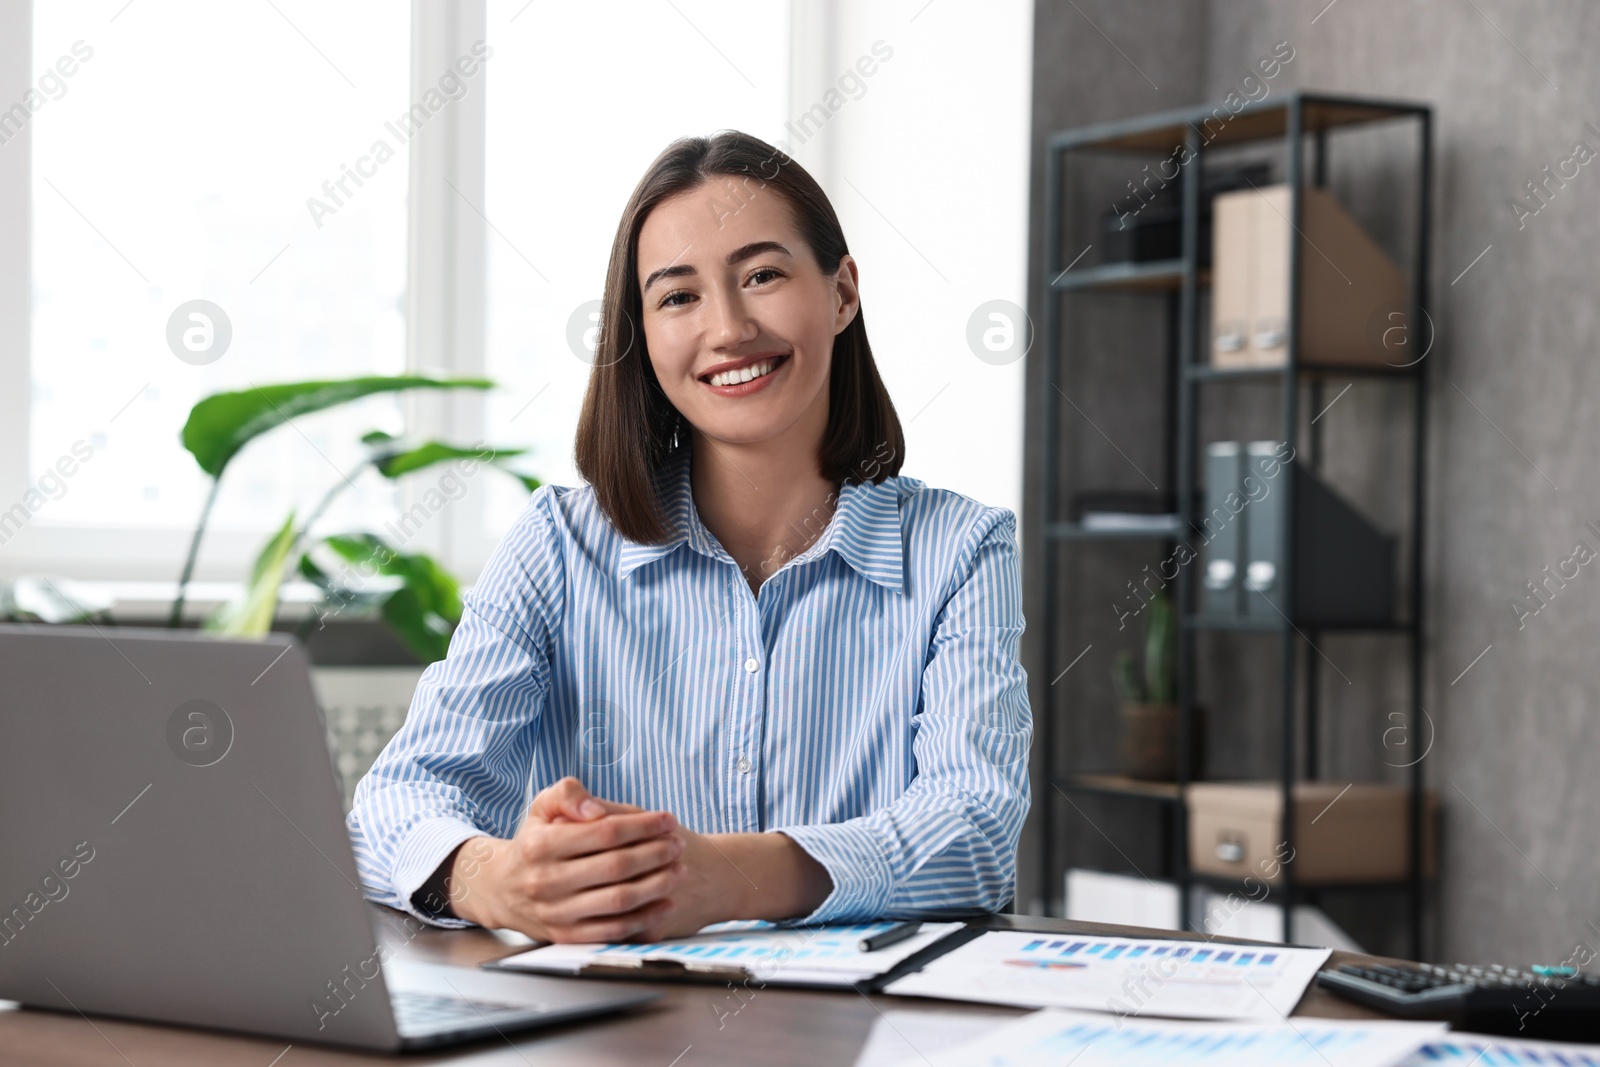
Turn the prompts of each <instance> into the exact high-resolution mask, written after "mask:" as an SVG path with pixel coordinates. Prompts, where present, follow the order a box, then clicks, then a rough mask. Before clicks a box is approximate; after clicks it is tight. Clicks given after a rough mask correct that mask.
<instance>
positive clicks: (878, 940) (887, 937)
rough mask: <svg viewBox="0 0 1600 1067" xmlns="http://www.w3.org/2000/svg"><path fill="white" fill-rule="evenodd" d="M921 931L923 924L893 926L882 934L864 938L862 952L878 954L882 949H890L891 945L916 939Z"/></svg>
mask: <svg viewBox="0 0 1600 1067" xmlns="http://www.w3.org/2000/svg"><path fill="white" fill-rule="evenodd" d="M921 929H922V924H921V923H901V924H900V925H899V926H891V927H889V929H887V930H885V931H884V932H883V933H881V934H873V935H872V936H871V937H864V938H862V939H861V951H862V952H876V951H878V950H879V949H880V948H888V947H889V946H890V945H895V944H899V943H900V942H901V941H904V940H905V939H906V938H908V937H916V936H917V932H918V931H920V930H921Z"/></svg>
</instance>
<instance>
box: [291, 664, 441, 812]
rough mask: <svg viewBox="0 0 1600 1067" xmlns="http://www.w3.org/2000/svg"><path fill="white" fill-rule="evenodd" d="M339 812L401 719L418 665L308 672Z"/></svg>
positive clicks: (419, 674) (414, 684) (347, 807)
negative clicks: (336, 782)
mask: <svg viewBox="0 0 1600 1067" xmlns="http://www.w3.org/2000/svg"><path fill="white" fill-rule="evenodd" d="M311 673H312V680H313V683H314V684H315V686H316V690H317V703H318V704H319V705H321V707H322V723H323V726H324V728H325V729H326V730H327V734H328V753H329V755H330V756H331V757H332V759H333V770H334V774H335V776H336V777H337V778H338V780H339V792H340V795H341V796H342V797H343V798H344V810H345V811H346V812H348V811H349V810H350V802H351V800H352V798H354V796H355V791H356V783H357V782H359V781H361V776H362V775H364V774H366V773H367V771H368V770H369V769H370V768H371V767H372V764H373V761H375V760H376V759H377V758H378V753H380V752H382V751H383V746H384V745H386V744H388V743H389V739H390V738H391V737H393V736H394V735H395V733H396V731H398V730H399V729H400V725H401V723H403V722H405V721H406V711H407V709H408V708H410V707H411V694H412V693H413V692H414V691H415V690H416V688H417V680H418V679H420V678H421V677H422V668H421V667H318V668H315V669H314V670H313V671H312V672H311Z"/></svg>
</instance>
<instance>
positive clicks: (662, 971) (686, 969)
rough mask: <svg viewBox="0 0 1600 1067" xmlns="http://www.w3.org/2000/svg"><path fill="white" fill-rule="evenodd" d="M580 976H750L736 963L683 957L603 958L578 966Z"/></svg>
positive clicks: (742, 977) (745, 977) (742, 979)
mask: <svg viewBox="0 0 1600 1067" xmlns="http://www.w3.org/2000/svg"><path fill="white" fill-rule="evenodd" d="M578 973H579V974H580V975H587V974H599V975H619V974H620V975H629V974H637V975H639V976H640V977H650V978H674V977H681V976H685V975H695V976H700V975H704V976H705V977H708V978H727V979H730V980H732V981H740V982H742V981H744V980H746V979H748V978H750V977H752V976H751V974H750V972H749V971H748V970H746V969H745V968H743V967H740V966H738V965H736V964H726V963H723V964H716V963H700V962H696V961H685V960H651V959H631V960H606V961H605V962H603V963H600V962H596V963H590V964H587V965H586V966H584V967H583V968H581V969H580V970H579V971H578Z"/></svg>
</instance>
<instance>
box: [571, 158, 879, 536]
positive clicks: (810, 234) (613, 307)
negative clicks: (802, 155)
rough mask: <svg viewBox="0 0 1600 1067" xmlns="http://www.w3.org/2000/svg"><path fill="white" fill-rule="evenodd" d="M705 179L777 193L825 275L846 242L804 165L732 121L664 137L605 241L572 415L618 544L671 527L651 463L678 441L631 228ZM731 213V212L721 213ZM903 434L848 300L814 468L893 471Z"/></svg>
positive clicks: (585, 465)
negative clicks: (596, 307)
mask: <svg viewBox="0 0 1600 1067" xmlns="http://www.w3.org/2000/svg"><path fill="white" fill-rule="evenodd" d="M714 178H731V179H734V181H735V182H737V183H738V185H737V187H736V189H735V192H734V197H735V199H732V200H730V202H732V203H738V202H739V200H738V199H737V197H738V196H739V195H740V193H739V189H742V190H743V195H744V196H746V197H748V196H750V195H759V194H760V193H762V192H766V191H769V190H770V191H773V192H776V193H778V194H779V195H780V196H781V197H782V198H783V200H784V202H785V203H786V204H787V205H788V207H789V210H790V212H791V214H792V216H793V219H794V224H795V228H796V229H797V230H799V231H800V235H801V237H803V238H804V239H805V242H806V244H807V245H809V246H810V248H811V254H812V257H813V258H814V259H815V260H816V262H817V266H818V267H820V268H821V269H822V272H823V273H824V274H827V275H833V274H835V273H837V271H838V270H839V262H840V259H841V258H842V257H843V256H844V255H845V254H846V253H847V252H848V251H849V249H848V248H847V247H846V246H845V240H844V230H843V228H841V227H840V225H839V217H838V216H837V215H835V214H834V212H833V205H832V204H830V203H829V202H828V197H827V194H826V193H824V192H823V191H822V187H821V186H819V185H818V184H817V183H816V180H815V179H814V178H812V177H811V175H809V174H807V173H806V171H805V169H804V168H802V167H801V166H800V164H798V163H796V162H795V161H794V160H792V159H790V158H789V156H788V155H787V154H785V153H784V152H782V151H780V150H778V149H776V148H774V147H772V146H771V145H769V144H767V143H766V142H765V141H762V140H760V139H759V138H756V137H751V136H750V135H749V134H745V133H739V132H738V131H735V130H724V131H723V132H721V133H718V134H715V135H714V136H711V137H685V138H682V139H681V140H677V141H674V142H672V144H670V145H668V146H667V149H666V151H664V152H662V153H661V155H659V156H657V157H656V160H655V162H654V163H652V164H650V169H649V170H647V171H645V175H644V177H643V178H641V179H640V180H639V184H638V186H636V187H635V188H634V190H633V195H632V196H631V197H629V198H628V205H627V207H625V208H624V209H623V212H622V221H621V223H619V224H618V226H617V236H616V239H615V240H614V241H613V242H612V244H611V262H610V264H609V266H608V267H607V268H606V290H605V296H604V298H603V299H602V301H601V308H600V329H599V337H598V339H597V342H596V344H595V353H594V354H595V360H594V370H593V371H592V372H591V373H590V375H589V388H588V391H587V392H586V393H585V394H584V398H583V412H582V414H581V415H580V416H579V418H578V438H577V449H576V451H577V462H578V471H579V473H581V474H582V475H583V477H584V478H585V479H586V480H587V481H588V482H589V484H590V485H592V486H594V491H595V497H596V499H597V500H598V501H599V503H600V507H601V509H602V510H603V511H604V512H605V513H606V516H607V517H608V518H610V520H611V523H612V525H613V526H615V527H616V528H617V531H618V532H619V533H621V534H622V535H623V536H624V537H626V538H628V539H629V540H630V541H635V542H639V543H641V544H660V543H662V542H664V541H667V540H668V539H669V538H671V536H672V533H673V531H672V528H671V526H670V525H669V524H668V521H667V518H666V515H665V514H664V512H663V510H662V507H661V501H660V499H659V498H658V496H657V494H656V477H655V475H656V472H657V471H659V470H660V469H661V468H662V467H663V466H664V465H665V464H666V463H667V462H668V461H669V460H670V459H672V457H673V456H675V455H676V454H677V453H678V452H679V451H680V450H681V449H684V448H687V447H688V444H689V439H688V437H689V435H688V432H687V430H688V427H687V421H686V420H685V419H684V417H683V415H682V414H680V413H679V411H678V409H677V408H675V407H673V406H672V403H671V401H669V400H668V399H667V395H666V393H664V392H663V391H662V389H661V383H660V382H659V381H658V380H657V378H656V372H655V368H654V367H653V366H651V363H650V353H649V351H648V350H647V348H646V347H645V339H644V331H643V329H642V327H641V323H642V322H643V321H644V319H643V310H644V305H643V302H642V298H641V296H640V293H639V269H638V260H639V231H640V230H641V229H643V228H644V221H645V219H646V218H648V217H649V215H650V212H651V211H653V210H655V208H656V206H657V205H658V204H660V203H661V202H662V201H664V200H668V199H670V198H671V197H674V196H677V195H678V194H680V193H684V192H687V191H688V190H690V189H693V188H694V187H696V186H698V185H700V184H702V183H704V182H706V181H708V180H711V179H714ZM730 213H731V212H730ZM904 456H905V437H904V435H903V434H902V432H901V429H900V419H899V417H898V416H896V415H895V411H894V404H893V403H892V402H891V401H890V399H889V391H888V390H887V389H885V388H884V385H883V379H882V378H880V377H879V376H878V367H877V364H876V363H874V362H873V359H872V346H871V345H870V344H868V343H867V326H866V323H865V322H864V321H863V319H862V316H861V310H860V308H859V307H858V308H857V309H856V315H855V318H854V320H852V321H851V323H850V325H849V326H847V327H845V328H844V329H843V330H842V331H840V332H839V334H838V336H836V337H835V338H834V340H833V361H832V364H831V367H830V370H829V384H828V427H827V430H826V431H825V432H824V434H823V439H822V450H821V456H820V457H819V459H820V460H821V469H822V475H823V477H825V478H827V479H828V480H830V481H834V482H839V483H841V484H849V483H851V482H861V481H871V482H873V483H877V482H881V481H882V480H883V479H885V478H888V477H890V476H891V475H894V474H897V473H899V470H900V464H901V462H902V461H903V459H904Z"/></svg>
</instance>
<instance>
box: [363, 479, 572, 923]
mask: <svg viewBox="0 0 1600 1067" xmlns="http://www.w3.org/2000/svg"><path fill="white" fill-rule="evenodd" d="M554 506H555V501H554V497H553V490H551V489H549V488H542V489H540V490H538V491H537V492H536V493H535V494H534V497H533V499H532V500H530V502H529V505H528V508H527V510H526V511H525V512H524V513H523V515H522V517H521V518H520V519H519V520H518V522H517V525H516V527H515V528H514V529H513V531H512V532H511V534H510V535H508V536H507V537H506V538H505V539H504V540H503V541H502V542H501V543H500V546H499V547H498V548H497V549H496V551H495V553H494V555H493V557H492V558H491V559H490V560H489V563H488V564H487V566H486V567H485V568H484V572H483V576H482V578H481V579H480V580H479V582H478V584H477V586H476V587H475V588H474V589H473V590H472V591H471V592H469V593H468V594H467V596H466V597H465V598H464V602H463V606H462V616H461V623H460V625H459V626H458V627H457V628H456V631H455V633H454V634H453V635H452V637H451V639H450V649H449V653H448V655H447V656H446V657H445V658H444V659H443V660H441V661H439V662H437V663H434V664H431V665H430V666H429V667H428V668H427V669H426V670H425V671H424V672H423V674H422V679H421V681H420V682H419V683H418V685H417V690H416V694H415V695H414V696H413V698H412V701H411V708H410V711H409V712H408V713H407V715H406V721H405V724H404V725H403V726H402V727H401V728H400V731H399V733H397V734H396V735H395V736H394V738H393V739H392V740H391V741H390V742H389V744H388V745H387V746H385V747H384V750H383V752H382V753H381V754H380V755H379V757H378V759H377V761H376V762H375V763H374V764H373V766H372V769H371V770H370V771H369V772H368V773H367V775H366V776H365V777H364V778H362V780H361V782H360V784H359V785H357V787H356V792H355V802H354V805H353V806H352V808H351V811H350V815H349V818H348V828H349V831H350V836H351V841H352V843H353V845H354V847H355V854H356V866H357V868H358V869H359V871H360V873H361V880H362V883H363V884H364V886H365V890H366V894H367V896H368V897H369V898H370V899H372V900H375V901H377V902H379V903H382V904H387V905H389V906H391V907H395V908H400V909H402V910H404V911H407V912H409V913H411V914H412V915H415V916H417V917H418V918H419V919H423V920H424V921H427V922H431V923H435V924H438V925H444V926H461V925H466V924H465V923H463V922H462V921H460V920H456V919H447V918H441V917H440V916H438V915H436V914H435V913H434V909H432V908H418V907H417V906H415V905H414V904H413V902H412V897H413V895H414V894H416V892H417V890H418V889H420V888H421V887H422V886H423V885H424V884H425V883H426V882H427V881H428V879H429V878H430V877H431V876H432V875H433V873H434V872H435V871H436V870H437V869H438V867H439V865H440V864H441V863H442V862H444V860H445V858H446V857H448V856H449V855H450V853H451V852H452V851H453V850H454V849H455V848H456V847H457V846H458V845H460V844H461V843H462V842H464V841H466V840H468V839H469V838H472V837H478V836H484V835H487V836H492V837H502V838H504V837H510V836H512V835H513V834H514V833H515V832H516V828H517V826H518V825H519V824H520V822H521V820H522V817H523V814H524V811H525V806H526V803H527V791H528V783H529V780H530V775H531V769H532V765H533V755H534V753H533V746H534V737H535V731H536V728H537V726H538V721H539V716H540V713H541V710H542V709H543V707H544V705H545V700H546V697H547V694H548V693H549V688H550V661H551V642H552V639H553V635H554V634H555V632H556V629H557V627H558V625H559V620H560V618H561V612H562V608H563V599H562V598H563V581H562V561H561V554H560V546H559V543H558V541H557V539H556V538H555V537H554V536H553V530H552V516H551V509H552V508H554Z"/></svg>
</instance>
